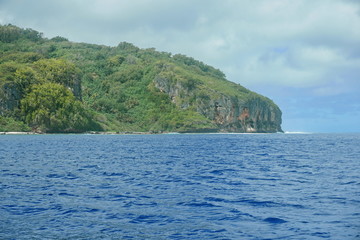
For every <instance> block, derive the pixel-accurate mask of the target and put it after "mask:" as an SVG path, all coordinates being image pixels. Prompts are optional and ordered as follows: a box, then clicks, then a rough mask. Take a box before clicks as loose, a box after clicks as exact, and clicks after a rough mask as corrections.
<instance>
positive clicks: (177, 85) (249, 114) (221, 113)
mask: <svg viewBox="0 0 360 240" xmlns="http://www.w3.org/2000/svg"><path fill="white" fill-rule="evenodd" d="M154 84H155V87H157V88H158V89H159V90H160V91H161V92H164V93H166V94H168V95H169V97H170V99H171V100H172V102H173V103H175V104H176V105H177V106H178V107H180V108H182V109H188V108H190V107H191V108H193V109H196V111H197V112H198V113H200V114H202V115H203V116H205V117H206V118H208V119H210V120H211V121H212V122H213V123H215V124H216V125H217V126H218V131H219V132H241V133H274V132H282V129H281V115H282V113H281V110H280V109H279V107H278V106H277V105H276V104H274V103H273V102H272V101H271V100H270V99H268V98H266V97H264V96H261V95H259V94H256V93H253V92H251V91H249V90H246V91H247V92H246V94H243V93H241V92H240V90H239V94H238V95H237V96H236V95H229V94H226V93H225V92H221V91H219V90H214V89H211V88H205V87H204V86H206V83H204V84H199V85H198V86H196V85H195V87H194V86H192V87H189V86H188V85H186V84H184V83H182V82H180V81H177V80H176V79H174V78H172V77H164V75H163V74H159V75H158V76H156V77H155V78H154ZM229 84H234V83H230V82H229ZM199 86H201V89H200V87H199ZM204 89H206V91H204ZM242 91H244V90H242ZM241 95H244V97H241ZM249 96H250V97H249Z"/></svg>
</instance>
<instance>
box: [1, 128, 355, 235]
mask: <svg viewBox="0 0 360 240" xmlns="http://www.w3.org/2000/svg"><path fill="white" fill-rule="evenodd" d="M0 239H3V240H8V239H154V240H155V239H156V240H159V239H197V240H199V239H223V240H225V239H245V240H246V239H251V240H257V239H286V240H289V239H290V240H292V239H299V240H300V239H301V240H303V239H310V240H311V239H314V240H315V239H331V240H334V239H339V240H347V239H351V240H352V239H354V240H355V239H360V134H163V135H1V136H0Z"/></svg>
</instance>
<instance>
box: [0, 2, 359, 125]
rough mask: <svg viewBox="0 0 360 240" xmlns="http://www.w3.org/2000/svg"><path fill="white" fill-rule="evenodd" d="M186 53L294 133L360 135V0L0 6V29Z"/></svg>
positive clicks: (20, 3) (2, 3)
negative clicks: (257, 100) (261, 100)
mask: <svg viewBox="0 0 360 240" xmlns="http://www.w3.org/2000/svg"><path fill="white" fill-rule="evenodd" d="M8 23H11V24H14V25H17V26H19V27H22V28H32V29H34V30H37V31H39V32H42V33H43V34H44V36H45V37H47V38H52V37H55V36H62V37H66V38H68V39H69V40H70V41H74V42H86V43H96V44H102V45H107V46H117V45H118V43H120V42H124V41H126V42H130V43H133V44H134V45H136V46H138V47H140V48H156V50H158V51H164V52H170V53H172V54H177V53H181V54H185V55H187V56H190V57H193V58H195V59H197V60H200V61H202V62H204V63H206V64H208V65H211V66H214V67H215V68H218V69H220V70H222V71H223V72H224V73H225V74H226V76H227V79H228V80H230V81H232V82H236V83H239V84H241V85H243V86H245V87H246V88H248V89H250V90H253V91H255V92H258V93H260V94H262V95H265V96H267V97H269V98H270V99H272V100H273V101H274V102H275V103H276V104H277V105H278V106H279V107H280V109H281V110H282V113H283V115H282V119H283V123H282V128H283V130H284V131H289V132H360V93H359V90H360V0H316V1H314V0H181V1H179V0H51V1H49V0H0V24H8Z"/></svg>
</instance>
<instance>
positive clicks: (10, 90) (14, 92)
mask: <svg viewBox="0 0 360 240" xmlns="http://www.w3.org/2000/svg"><path fill="white" fill-rule="evenodd" d="M20 100H21V93H20V92H19V91H18V89H17V88H16V87H15V86H14V85H13V84H4V85H3V86H2V87H0V116H5V115H8V114H9V113H11V112H13V111H14V110H15V109H17V108H18V107H19V104H20Z"/></svg>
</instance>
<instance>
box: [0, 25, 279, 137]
mask: <svg viewBox="0 0 360 240" xmlns="http://www.w3.org/2000/svg"><path fill="white" fill-rule="evenodd" d="M156 80H158V81H156ZM163 80H164V81H163ZM162 81H163V82H166V81H167V82H171V83H172V84H174V85H177V86H180V90H181V91H180V92H179V94H178V95H177V96H176V97H174V98H173V99H172V98H171V97H169V94H168V92H166V91H163V90H161V88H160V87H159V86H157V84H161V83H162ZM164 84H165V83H164ZM222 94H227V95H229V96H231V97H234V98H242V99H244V100H246V99H250V98H252V97H259V95H257V94H255V93H253V92H251V91H249V90H247V89H245V88H244V87H242V86H240V85H238V84H235V83H231V82H229V81H227V80H226V79H225V75H224V74H223V73H222V72H221V71H220V70H218V69H215V68H213V67H211V66H208V65H206V64H204V63H202V62H200V61H197V60H195V59H193V58H190V57H187V56H184V55H181V54H176V55H172V54H170V53H166V52H158V51H155V49H140V48H137V47H136V46H134V45H132V44H130V43H126V42H123V43H120V44H119V45H118V46H116V47H107V46H101V45H93V44H86V43H74V42H70V41H68V40H67V39H66V38H63V37H55V38H52V39H46V38H43V37H42V34H41V33H39V32H37V31H35V30H32V29H21V28H19V27H16V26H13V25H5V26H2V25H0V116H1V118H0V131H10V130H19V131H20V130H21V131H29V130H30V129H32V130H34V131H41V132H84V131H120V132H123V131H154V132H158V131H199V130H200V131H201V130H206V129H216V128H217V126H216V125H215V124H214V123H213V121H212V120H211V119H209V118H207V117H205V116H203V115H201V114H200V113H199V112H198V111H196V104H197V101H203V102H206V101H209V100H210V99H212V98H216V97H219V96H220V95H222ZM272 104H273V103H272ZM184 106H186V107H184Z"/></svg>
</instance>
